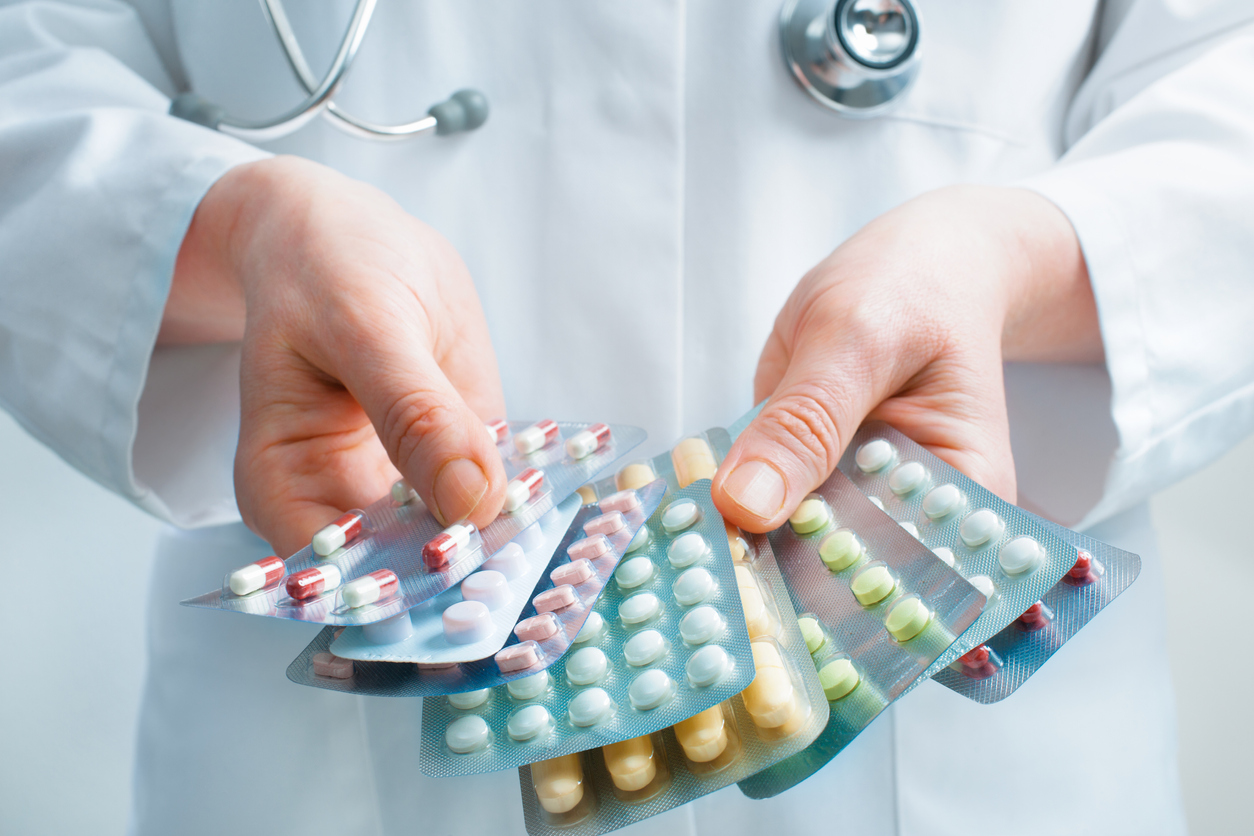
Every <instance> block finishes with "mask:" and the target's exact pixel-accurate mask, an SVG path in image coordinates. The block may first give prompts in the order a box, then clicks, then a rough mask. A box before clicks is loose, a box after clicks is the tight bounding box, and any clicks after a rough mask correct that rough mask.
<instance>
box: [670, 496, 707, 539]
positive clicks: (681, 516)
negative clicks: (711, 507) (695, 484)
mask: <svg viewBox="0 0 1254 836" xmlns="http://www.w3.org/2000/svg"><path fill="white" fill-rule="evenodd" d="M700 517H701V509H700V508H698V507H697V503H695V502H693V501H692V500H691V499H680V500H678V501H676V502H672V503H671V504H670V505H669V506H668V507H667V509H666V510H665V511H663V512H662V528H663V529H665V530H666V533H667V534H674V533H675V532H677V531H683V530H684V529H685V528H689V527H691V526H692V525H693V524H694V523H696V521H697V520H698V519H700Z"/></svg>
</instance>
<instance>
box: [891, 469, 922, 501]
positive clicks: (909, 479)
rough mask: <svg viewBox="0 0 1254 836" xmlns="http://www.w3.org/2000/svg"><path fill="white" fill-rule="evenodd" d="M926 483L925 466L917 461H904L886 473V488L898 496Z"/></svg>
mask: <svg viewBox="0 0 1254 836" xmlns="http://www.w3.org/2000/svg"><path fill="white" fill-rule="evenodd" d="M926 483H927V468H926V467H924V466H923V465H921V464H919V463H918V462H906V463H905V464H903V465H900V466H898V467H897V468H895V469H894V470H893V472H892V473H890V474H889V475H888V488H889V490H891V491H892V492H893V493H895V494H897V495H898V496H907V495H909V494H912V493H914V492H915V491H917V490H918V489H919V488H921V487H923V486H924V484H926Z"/></svg>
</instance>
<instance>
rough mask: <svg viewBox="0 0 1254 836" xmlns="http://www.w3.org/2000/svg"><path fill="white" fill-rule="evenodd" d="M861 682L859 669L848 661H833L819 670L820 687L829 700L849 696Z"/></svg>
mask: <svg viewBox="0 0 1254 836" xmlns="http://www.w3.org/2000/svg"><path fill="white" fill-rule="evenodd" d="M859 681H860V678H859V676H858V669H857V668H855V667H854V666H853V662H850V661H849V660H848V659H833V660H832V661H830V662H828V663H827V664H825V665H824V666H823V667H822V668H820V669H819V685H821V686H822V687H823V695H824V696H825V697H827V698H828V699H829V700H838V699H840V698H841V697H844V696H847V695H848V694H849V692H850V691H852V690H853V689H854V688H857V687H858V682H859Z"/></svg>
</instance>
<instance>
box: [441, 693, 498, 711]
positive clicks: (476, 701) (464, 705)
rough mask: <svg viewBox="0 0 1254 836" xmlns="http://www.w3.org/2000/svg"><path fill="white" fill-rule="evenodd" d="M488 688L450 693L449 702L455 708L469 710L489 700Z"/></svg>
mask: <svg viewBox="0 0 1254 836" xmlns="http://www.w3.org/2000/svg"><path fill="white" fill-rule="evenodd" d="M488 690H489V689H487V688H480V689H479V690H478V691H466V692H465V693H463V694H449V695H448V704H449V705H451V706H453V708H460V709H461V710H462V711H468V710H469V709H472V708H478V707H479V706H481V705H483V704H484V703H485V702H487V701H488Z"/></svg>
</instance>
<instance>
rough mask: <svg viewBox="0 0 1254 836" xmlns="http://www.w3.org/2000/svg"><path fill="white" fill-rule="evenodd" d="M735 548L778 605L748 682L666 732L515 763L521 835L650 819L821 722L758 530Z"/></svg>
mask: <svg viewBox="0 0 1254 836" xmlns="http://www.w3.org/2000/svg"><path fill="white" fill-rule="evenodd" d="M703 484H704V483H703ZM744 544H745V547H746V548H745V556H744V559H743V560H742V561H738V568H742V569H748V570H751V571H752V573H753V575H754V576H755V577H757V578H759V579H760V582H761V583H762V585H763V587H762V588H763V589H764V590H765V591H766V595H767V597H768V598H769V599H770V600H771V601H773V602H776V605H777V608H778V610H777V614H776V615H777V617H776V618H775V619H774V620H773V621H772V622H771V623H770V624H766V623H764V622H760V623H758V627H759V628H760V632H759V633H758V634H757V635H756V636H755V638H754V641H753V642H752V645H751V649H752V651H753V656H754V663H755V666H756V673H755V675H754V678H753V681H752V682H751V683H750V684H749V686H748V687H747V688H745V689H744V690H743V691H742V692H741V693H740V694H737V695H736V696H734V697H732V698H731V699H728V700H725V701H723V702H721V703H719V704H717V705H714V706H712V707H710V708H708V709H706V710H705V711H702V712H700V713H699V714H696V715H693V716H692V717H689V718H687V719H685V720H683V721H681V722H679V723H677V724H675V725H674V726H671V727H670V728H666V729H663V730H660V731H657V732H654V733H652V734H648V735H641V736H639V737H634V738H629V739H627V740H623V741H619V742H617V743H614V744H611V745H608V746H602V747H600V748H596V749H590V750H586V751H584V752H581V753H570V754H566V755H562V756H559V757H555V758H550V759H547V760H545V761H542V762H537V763H533V764H531V765H529V766H524V767H521V768H520V770H519V785H520V789H521V792H522V799H523V813H524V817H525V819H526V824H527V830H528V832H529V833H532V834H536V835H537V836H538V834H550V833H558V832H561V833H570V834H578V836H597V834H601V833H607V832H609V831H611V830H615V829H617V828H620V827H624V826H626V825H628V824H631V823H633V822H636V821H640V820H642V819H645V818H648V817H650V816H655V815H657V814H659V813H663V812H666V811H667V810H670V809H672V808H674V807H677V806H680V805H682V804H686V803H688V802H690V801H692V800H694V799H696V798H700V797H701V796H703V795H707V794H709V793H712V792H715V791H717V790H720V789H723V788H724V787H727V786H730V785H731V784H733V783H735V782H737V781H740V780H742V779H744V778H746V777H748V776H750V775H752V774H754V773H755V772H757V771H759V770H761V769H763V768H764V767H766V766H769V765H771V764H773V763H776V762H777V761H780V760H782V759H787V758H790V757H791V756H793V755H795V754H796V753H797V752H800V751H802V750H804V749H805V747H806V746H808V745H809V744H810V742H811V741H813V740H814V738H815V736H816V735H817V734H818V733H819V731H820V730H821V729H822V728H823V727H824V725H825V723H826V721H827V704H826V701H825V700H824V698H823V692H822V688H821V686H820V685H819V682H818V676H817V673H816V671H815V670H814V667H813V665H812V664H811V662H810V656H809V653H808V651H807V650H806V645H805V640H804V637H803V636H802V635H801V632H800V629H799V628H798V625H797V618H796V613H795V611H794V610H793V609H792V605H791V603H790V602H789V600H788V593H787V591H786V589H785V586H784V582H783V579H782V577H781V576H780V574H779V569H778V567H777V565H776V563H775V559H774V555H773V554H772V552H771V548H770V545H769V543H768V541H767V539H766V537H764V536H762V535H756V536H754V537H744Z"/></svg>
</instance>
